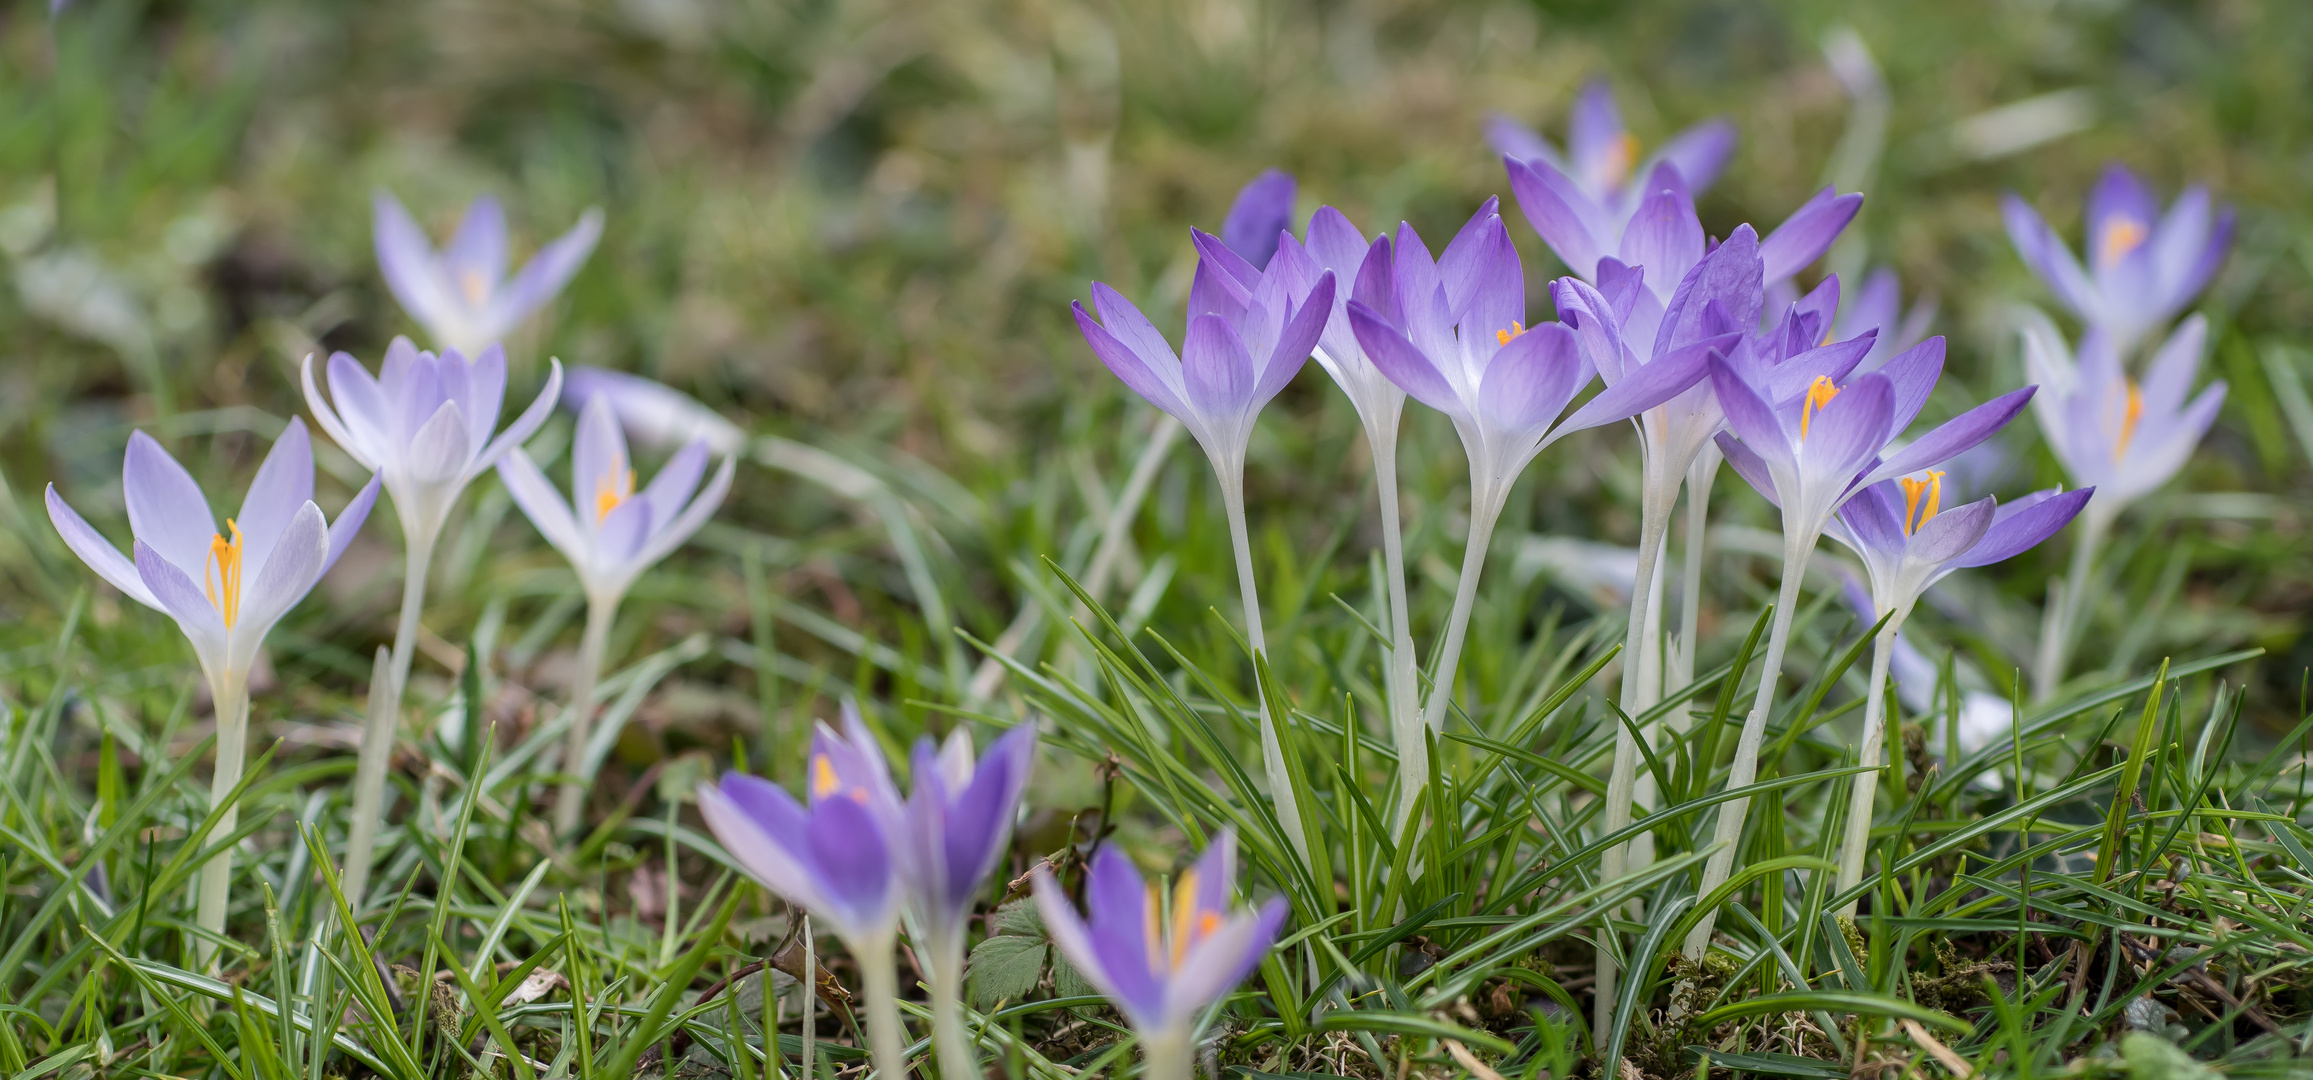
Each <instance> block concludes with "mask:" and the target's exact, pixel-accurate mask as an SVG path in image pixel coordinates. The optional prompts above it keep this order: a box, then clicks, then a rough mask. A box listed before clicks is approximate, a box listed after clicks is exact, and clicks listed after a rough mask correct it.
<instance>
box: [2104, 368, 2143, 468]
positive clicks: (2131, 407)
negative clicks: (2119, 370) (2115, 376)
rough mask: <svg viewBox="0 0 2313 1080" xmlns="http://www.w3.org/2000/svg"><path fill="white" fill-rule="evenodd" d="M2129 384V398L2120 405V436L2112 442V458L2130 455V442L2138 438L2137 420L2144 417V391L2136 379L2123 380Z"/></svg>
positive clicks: (2116, 458)
mask: <svg viewBox="0 0 2313 1080" xmlns="http://www.w3.org/2000/svg"><path fill="white" fill-rule="evenodd" d="M2123 381H2124V382H2126V383H2127V385H2128V400H2127V401H2126V402H2124V403H2122V405H2121V406H2120V438H2118V439H2116V440H2114V441H2113V443H2112V460H2114V461H2119V460H2120V459H2121V458H2123V457H2126V456H2127V455H2128V444H2129V442H2130V441H2131V440H2133V439H2135V438H2136V425H2137V422H2138V421H2140V420H2143V419H2144V391H2143V390H2142V389H2141V388H2139V387H2138V386H2137V385H2136V380H2135V379H2127V380H2123Z"/></svg>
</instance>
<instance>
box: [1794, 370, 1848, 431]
mask: <svg viewBox="0 0 2313 1080" xmlns="http://www.w3.org/2000/svg"><path fill="white" fill-rule="evenodd" d="M1838 396H1839V384H1838V383H1835V382H1832V381H1831V378H1830V376H1827V375H1817V376H1816V377H1815V381H1814V382H1812V383H1809V384H1807V397H1806V398H1805V399H1804V400H1803V401H1801V402H1800V404H1799V441H1801V442H1805V441H1807V428H1808V426H1809V425H1810V424H1811V423H1812V422H1813V421H1814V419H1815V410H1817V409H1820V408H1822V407H1824V406H1825V405H1829V404H1831V399H1832V398H1835V397H1838Z"/></svg>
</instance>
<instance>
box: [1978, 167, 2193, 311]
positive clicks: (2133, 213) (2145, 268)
mask: <svg viewBox="0 0 2313 1080" xmlns="http://www.w3.org/2000/svg"><path fill="white" fill-rule="evenodd" d="M2001 209H2002V210H2003V211H2004V213H2005V215H2006V217H2007V222H2008V238H2009V239H2010V240H2011V241H2013V242H2014V243H2015V245H2016V253H2017V254H2018V255H2020V256H2022V257H2023V259H2024V265H2026V266H2028V267H2031V269H2032V272H2033V273H2034V274H2036V275H2038V276H2039V278H2040V280H2041V281H2042V282H2043V283H2045V284H2046V285H2047V286H2048V289H2049V291H2051V292H2053V293H2055V294H2056V299H2057V301H2058V302H2060V303H2062V304H2063V305H2064V306H2065V307H2066V308H2069V309H2071V311H2072V313H2073V314H2075V315H2078V316H2080V318H2081V320H2082V321H2083V322H2086V323H2087V324H2088V325H2089V326H2090V327H2091V328H2093V329H2096V330H2100V331H2102V332H2103V333H2104V335H2105V336H2106V337H2108V338H2110V339H2111V341H2112V347H2113V349H2114V351H2116V352H2120V353H2127V352H2129V351H2130V350H2132V349H2134V348H2135V347H2136V344H2137V342H2138V341H2140V340H2142V339H2143V338H2144V337H2145V335H2147V334H2149V333H2151V332H2152V331H2153V330H2154V329H2156V328H2158V327H2160V326H2161V325H2163V324H2165V323H2167V322H2168V320H2169V319H2171V318H2174V317H2175V316H2176V313H2177V312H2179V311H2182V310H2184V308H2185V305H2187V304H2190V303H2192V300H2193V297H2195V296H2198V295H2200V291H2201V289H2202V288H2203V287H2205V286H2206V285H2207V284H2208V283H2209V278H2210V277H2211V276H2212V275H2214V274H2215V273H2216V270H2217V264H2219V263H2221V262H2223V261H2224V258H2225V248H2226V247H2227V245H2228V244H2229V243H2230V242H2231V240H2232V235H2233V212H2232V211H2231V210H2229V209H2217V208H2215V207H2213V206H2212V205H2211V203H2210V200H2209V193H2208V189H2207V188H2204V187H2202V186H2200V185H2198V184H2195V185H2193V186H2191V187H2188V188H2186V189H2185V191H2184V194H2182V195H2179V196H2177V200H2176V202H2175V203H2173V204H2171V205H2170V206H2169V208H2168V212H2167V213H2165V214H2164V213H2162V212H2161V208H2160V199H2159V197H2158V196H2156V195H2154V194H2153V192H2152V189H2151V188H2150V187H2147V186H2146V185H2145V183H2144V181H2142V180H2140V179H2138V178H2137V176H2136V174H2135V173H2132V172H2130V171H2128V169H2127V168H2125V167H2124V166H2122V165H2120V164H2118V163H2114V164H2111V165H2108V166H2106V167H2105V169H2104V175H2103V176H2101V177H2099V178H2098V179H2097V181H2096V187H2095V188H2094V189H2093V190H2091V191H2090V192H2089V193H2088V214H2087V219H2088V238H2087V239H2088V243H2087V247H2088V259H2087V263H2088V265H2087V267H2086V269H2083V268H2082V267H2081V261H2080V259H2078V258H2076V257H2075V256H2074V255H2073V254H2072V249H2071V248H2069V247H2067V246H2065V243H2064V241H2063V239H2062V238H2061V237H2058V236H2057V235H2056V231H2055V230H2054V229H2051V228H2049V227H2048V223H2047V222H2046V221H2043V220H2041V218H2040V215H2039V214H2038V213H2036V212H2034V211H2033V209H2032V208H2031V206H2029V205H2028V204H2026V203H2025V202H2024V200H2022V199H2020V198H2017V197H2016V196H2015V195H2013V194H2011V195H2009V196H2007V198H2006V199H2005V200H2003V201H2002V204H2001Z"/></svg>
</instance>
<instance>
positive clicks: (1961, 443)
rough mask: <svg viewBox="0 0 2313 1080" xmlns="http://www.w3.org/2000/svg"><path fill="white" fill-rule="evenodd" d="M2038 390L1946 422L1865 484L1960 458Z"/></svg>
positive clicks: (1897, 455) (1875, 471)
mask: <svg viewBox="0 0 2313 1080" xmlns="http://www.w3.org/2000/svg"><path fill="white" fill-rule="evenodd" d="M1869 377H1870V376H1866V378H1869ZM2038 389H2039V387H2037V386H2027V387H2024V388H2023V389H2021V390H2011V391H2009V392H2007V393H2005V394H2002V395H2000V396H1999V397H1996V398H1993V399H1992V400H1990V401H1987V402H1985V403H1983V404H1981V405H1978V406H1976V407H1975V408H1973V409H1969V410H1968V411H1966V412H1964V413H1961V414H1959V415H1958V416H1955V417H1952V418H1951V419H1950V420H1946V421H1944V422H1943V424H1942V425H1940V426H1938V427H1937V428H1936V429H1935V430H1933V431H1930V432H1928V433H1927V434H1925V435H1922V436H1920V437H1919V438H1918V439H1917V440H1915V441H1913V442H1912V443H1911V444H1910V445H1909V446H1906V447H1904V448H1903V449H1901V450H1898V451H1896V452H1895V453H1894V454H1891V455H1889V456H1888V458H1887V460H1886V461H1884V462H1882V463H1880V465H1879V467H1878V468H1876V469H1873V470H1872V471H1871V476H1870V478H1869V479H1867V480H1864V481H1863V483H1866V484H1876V483H1878V482H1879V481H1881V480H1886V479H1890V478H1893V477H1897V476H1904V475H1908V474H1910V473H1916V472H1920V471H1923V470H1925V469H1928V468H1931V467H1933V466H1936V465H1940V464H1942V463H1944V462H1946V461H1950V460H1951V459H1953V458H1955V457H1958V456H1960V455H1961V454H1963V453H1965V452H1967V451H1968V450H1969V449H1970V448H1972V447H1974V446H1975V445H1976V444H1977V443H1980V442H1983V441H1984V440H1985V439H1988V438H1991V437H1992V434H1993V433H1994V432H1997V431H1999V430H2000V429H2001V428H2003V427H2006V426H2008V421H2010V420H2013V419H2015V418H2016V414H2017V413H2019V412H2022V411H2023V409H2024V406H2025V404H2027V403H2028V402H2030V401H2031V400H2032V393H2033V391H2036V390H2038ZM1834 404H1836V402H1834Z"/></svg>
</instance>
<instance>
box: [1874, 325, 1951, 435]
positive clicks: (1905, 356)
mask: <svg viewBox="0 0 2313 1080" xmlns="http://www.w3.org/2000/svg"><path fill="white" fill-rule="evenodd" d="M1943 373H1944V339H1943V338H1942V337H1940V336H1939V337H1932V338H1929V339H1927V340H1926V341H1923V342H1920V343H1919V344H1917V345H1914V346H1912V347H1911V348H1909V349H1906V350H1904V352H1903V353H1902V354H1901V355H1899V356H1897V357H1896V358H1895V359H1893V360H1890V361H1888V362H1887V363H1885V364H1882V365H1880V368H1879V374H1881V375H1885V376H1887V380H1888V382H1889V383H1891V384H1893V385H1894V387H1895V411H1894V413H1892V414H1891V415H1890V417H1889V420H1888V435H1889V436H1890V437H1893V436H1896V435H1901V434H1903V431H1904V429H1905V428H1908V427H1910V426H1911V422H1912V420H1913V418H1915V417H1917V416H1918V415H1919V411H1920V409H1921V408H1922V407H1924V406H1926V405H1927V400H1928V395H1930V394H1933V393H1935V389H1936V380H1937V379H1940V378H1942V377H1943Z"/></svg>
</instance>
